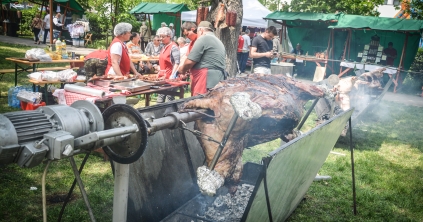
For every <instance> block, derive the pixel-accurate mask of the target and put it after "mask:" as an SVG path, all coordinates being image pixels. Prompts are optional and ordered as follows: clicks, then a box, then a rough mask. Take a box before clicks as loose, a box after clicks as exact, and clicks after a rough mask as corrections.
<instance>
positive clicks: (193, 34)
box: [181, 22, 198, 56]
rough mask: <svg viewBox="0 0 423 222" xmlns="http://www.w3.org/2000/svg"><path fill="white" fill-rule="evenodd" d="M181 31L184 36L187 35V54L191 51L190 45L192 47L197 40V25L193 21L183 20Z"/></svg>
mask: <svg viewBox="0 0 423 222" xmlns="http://www.w3.org/2000/svg"><path fill="white" fill-rule="evenodd" d="M181 28H182V33H183V35H184V36H185V37H187V38H188V39H189V40H190V42H189V45H188V50H187V56H188V54H189V52H190V51H191V49H192V47H194V43H195V41H196V40H197V37H198V36H197V26H196V25H195V23H193V22H184V23H183V24H182V27H181Z"/></svg>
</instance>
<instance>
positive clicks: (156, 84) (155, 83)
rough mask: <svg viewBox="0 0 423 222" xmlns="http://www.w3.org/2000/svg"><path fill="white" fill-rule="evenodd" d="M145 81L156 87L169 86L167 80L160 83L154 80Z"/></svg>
mask: <svg viewBox="0 0 423 222" xmlns="http://www.w3.org/2000/svg"><path fill="white" fill-rule="evenodd" d="M143 81H144V82H148V83H150V84H152V85H155V86H159V85H164V84H167V82H166V80H158V81H154V80H143Z"/></svg>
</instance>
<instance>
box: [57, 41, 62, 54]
mask: <svg viewBox="0 0 423 222" xmlns="http://www.w3.org/2000/svg"><path fill="white" fill-rule="evenodd" d="M61 49H62V42H61V41H60V38H58V39H57V40H56V51H57V52H59V53H60V55H61V52H62V51H61Z"/></svg>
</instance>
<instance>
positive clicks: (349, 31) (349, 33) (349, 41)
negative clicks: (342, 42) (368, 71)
mask: <svg viewBox="0 0 423 222" xmlns="http://www.w3.org/2000/svg"><path fill="white" fill-rule="evenodd" d="M348 35H349V36H350V38H349V40H348V59H350V48H351V39H352V31H351V29H348Z"/></svg>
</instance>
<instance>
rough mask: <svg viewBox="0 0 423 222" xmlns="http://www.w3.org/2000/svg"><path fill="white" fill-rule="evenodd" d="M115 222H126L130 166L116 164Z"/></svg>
mask: <svg viewBox="0 0 423 222" xmlns="http://www.w3.org/2000/svg"><path fill="white" fill-rule="evenodd" d="M114 166H115V171H114V172H115V188H114V193H113V222H120V221H126V217H127V213H126V212H127V208H128V184H129V164H120V163H116V162H114Z"/></svg>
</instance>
